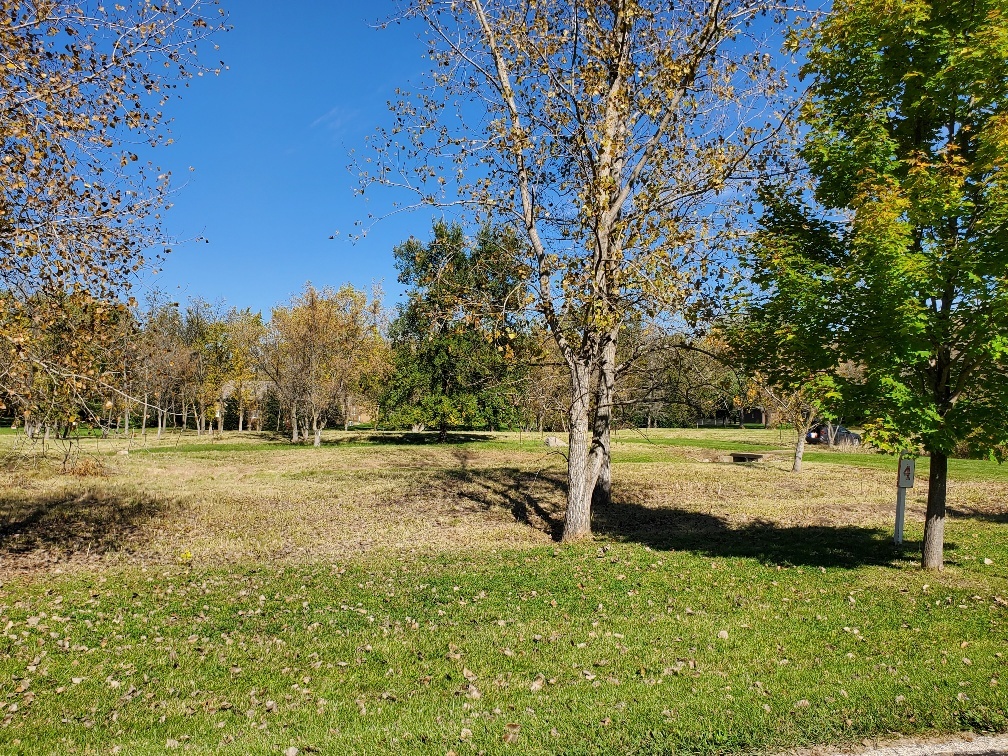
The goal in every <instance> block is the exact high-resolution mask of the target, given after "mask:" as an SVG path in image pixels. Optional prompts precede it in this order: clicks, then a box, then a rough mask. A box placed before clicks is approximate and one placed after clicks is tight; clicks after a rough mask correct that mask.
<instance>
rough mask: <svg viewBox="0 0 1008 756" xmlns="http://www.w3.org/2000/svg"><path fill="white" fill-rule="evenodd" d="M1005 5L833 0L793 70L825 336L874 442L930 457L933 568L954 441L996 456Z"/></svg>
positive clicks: (1007, 260)
mask: <svg viewBox="0 0 1008 756" xmlns="http://www.w3.org/2000/svg"><path fill="white" fill-rule="evenodd" d="M1005 11H1006V9H1005V6H1004V3H1002V2H999V1H997V0H951V1H949V2H936V1H932V0H910V2H899V3H896V2H889V1H888V0H840V2H837V3H835V5H834V9H833V12H832V13H831V15H830V16H829V18H828V19H827V21H826V22H825V23H824V24H823V25H822V26H821V28H820V29H818V30H817V31H815V33H814V34H813V35H812V36H811V38H810V41H811V44H810V47H809V50H808V64H807V66H806V68H805V71H806V73H807V74H808V75H809V76H811V77H812V83H811V88H810V98H809V101H808V106H807V109H806V111H805V120H806V122H807V124H808V127H809V131H808V135H807V139H806V141H805V145H804V148H803V152H804V156H805V158H806V160H807V161H808V165H809V167H810V170H811V174H812V176H813V177H814V178H815V180H816V185H815V195H816V199H817V200H818V202H819V203H820V204H821V205H822V206H823V208H824V209H823V210H822V211H821V213H827V214H832V215H834V216H838V220H839V229H840V232H841V236H842V245H841V250H842V254H843V258H842V259H840V260H838V261H836V262H837V264H836V266H835V267H834V269H833V270H832V271H831V272H830V273H829V275H830V276H833V277H835V280H836V283H837V289H836V290H837V292H838V296H837V303H838V307H839V311H840V312H842V313H844V317H843V322H842V327H840V328H838V329H837V331H836V338H837V340H838V341H839V343H840V345H841V351H842V352H843V353H844V355H845V356H847V357H849V358H852V359H854V360H855V361H856V362H857V363H858V364H859V365H861V366H863V368H864V373H865V378H866V380H867V382H868V384H869V386H870V387H871V389H872V390H871V391H869V392H866V395H867V396H869V397H871V398H872V404H873V405H874V406H873V410H874V413H875V415H876V416H877V417H878V418H879V422H878V425H877V428H876V430H877V431H878V432H876V434H875V438H876V441H877V442H879V443H882V442H883V441H885V440H886V439H888V440H889V442H890V443H892V444H894V445H895V444H899V443H900V442H902V443H903V444H912V445H914V446H915V445H916V444H917V443H921V444H923V446H924V448H925V450H927V451H928V452H929V453H930V455H931V465H930V482H929V488H928V503H927V520H926V523H925V529H924V542H923V555H922V562H923V566H924V567H925V568H930V569H940V568H941V566H942V551H943V540H944V528H945V501H946V488H947V471H948V458H949V455H950V454H951V453H952V451H953V450H954V449H955V448H956V446H957V445H959V444H960V443H967V444H969V445H971V446H972V447H973V448H974V449H976V450H978V451H983V452H986V453H996V452H997V451H998V448H999V446H998V445H999V444H1003V443H1004V442H1005V440H1006V437H1008V426H1006V425H1005V423H1004V420H1003V418H1004V417H1005V414H1006V413H1008V278H1006V271H1008V225H1006V224H1008V173H1006V170H1005V169H1006V167H1008V109H1006V98H1008V17H1006V16H1005ZM808 214H810V215H814V214H815V212H813V211H808ZM1000 448H1001V449H1003V448H1004V447H1003V446H1002V447H1000Z"/></svg>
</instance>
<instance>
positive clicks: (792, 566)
mask: <svg viewBox="0 0 1008 756" xmlns="http://www.w3.org/2000/svg"><path fill="white" fill-rule="evenodd" d="M776 435H777V434H776V431H772V432H769V433H768V432H766V431H760V430H747V431H740V430H737V429H717V430H715V429H700V430H697V431H661V432H652V433H649V434H647V436H646V437H645V436H644V435H643V434H630V433H621V434H619V436H618V437H617V441H616V444H615V446H614V463H615V469H614V478H615V497H614V503H613V505H612V506H611V507H609V508H607V509H606V510H605V511H599V512H596V515H595V522H594V527H595V530H596V533H597V536H596V537H595V539H594V540H592V541H590V542H585V543H581V544H578V545H576V546H561V545H559V544H557V543H556V542H555V541H554V540H553V539H554V537H555V535H556V534H557V532H558V529H559V525H560V522H561V518H562V504H563V490H562V483H563V473H564V465H565V462H564V459H563V457H562V456H561V455H559V454H557V453H555V451H551V450H549V449H547V448H546V447H545V446H544V445H543V444H542V443H541V441H540V439H539V438H538V437H537V436H532V437H529V436H527V435H525V436H522V437H521V438H519V437H518V436H517V435H516V434H515V435H510V434H508V435H500V436H495V437H493V438H489V437H485V436H481V435H476V434H473V435H470V436H464V437H460V438H458V439H456V441H457V443H451V444H445V445H438V444H432V443H421V441H424V440H425V439H422V438H415V437H413V438H403V437H401V436H380V435H377V436H376V435H368V434H361V435H358V434H343V433H335V432H334V433H330V434H327V435H326V437H325V440H326V444H325V445H324V446H323V447H322V448H320V449H313V448H310V447H304V448H291V447H289V446H287V445H285V444H283V443H281V442H278V441H275V440H273V439H271V438H269V437H267V436H259V435H256V434H246V435H243V436H240V435H239V434H230V435H229V436H227V437H226V438H225V440H224V441H223V442H216V443H211V442H209V441H208V440H205V439H196V438H195V437H189V436H187V437H185V438H184V439H174V438H172V439H165V440H164V441H163V442H161V443H155V442H154V441H153V440H149V442H148V444H147V445H146V446H145V445H143V444H138V443H137V442H135V441H134V442H132V443H131V444H130V445H129V446H130V449H131V452H130V454H129V455H121V454H117V453H116V452H118V451H120V450H121V449H123V448H124V447H125V446H127V444H126V442H123V441H104V442H97V441H94V440H92V441H89V442H87V444H86V449H87V450H88V453H89V454H91V455H93V458H94V459H93V460H92V462H95V461H97V462H99V463H100V467H101V468H103V469H104V472H105V473H106V474H105V475H92V476H88V477H83V476H74V475H64V474H61V473H60V471H59V465H58V464H57V463H56V461H55V460H56V455H55V453H54V454H53V455H52V457H51V458H50V459H40V458H39V457H38V456H29V457H27V458H22V459H21V460H20V461H19V462H18V463H17V464H8V466H7V468H6V469H5V471H4V472H3V475H4V476H5V480H4V483H5V485H4V486H3V489H2V490H0V536H2V538H0V626H2V627H3V628H4V630H3V637H0V696H3V697H4V701H3V705H4V709H5V710H4V711H3V712H0V717H2V719H0V752H2V753H4V754H7V753H11V754H16V753H25V754H28V753H31V754H35V753H123V754H163V753H166V752H180V753H215V754H216V753H220V754H246V753H252V754H260V753H261V754H283V753H284V752H285V751H287V749H289V748H290V747H292V746H293V747H296V748H297V749H298V751H299V752H300V753H302V754H304V753H312V752H318V753H387V752H390V751H397V752H402V753H424V754H426V753H431V754H448V753H450V752H454V753H455V754H457V756H462V755H463V754H474V755H475V754H478V753H481V752H485V753H514V754H524V753H572V754H580V753H584V754H588V753H600V754H602V753H654V754H665V753H759V752H773V751H774V750H779V749H782V748H786V747H790V746H800V745H813V744H820V743H848V742H852V743H856V742H860V741H862V740H863V739H864V738H879V737H887V736H891V735H892V734H894V733H906V734H910V733H913V734H918V733H936V732H952V731H959V730H974V731H1005V730H1008V717H1006V711H1008V694H1006V686H1008V677H1006V673H1008V669H1006V667H1008V538H1006V536H1008V505H1006V503H1005V502H1006V501H1008V476H1006V475H1004V473H1003V470H1002V468H998V467H997V466H996V465H992V464H990V463H982V462H968V463H967V462H958V461H953V462H952V463H951V469H950V473H951V475H950V477H951V478H952V480H951V482H950V485H949V496H950V509H951V517H950V520H949V522H948V524H947V527H946V539H947V551H946V556H947V562H948V567H947V569H946V570H945V571H944V572H943V573H940V574H928V573H923V572H921V571H920V570H919V569H918V568H917V566H916V565H917V559H918V554H917V550H918V549H919V542H920V538H921V526H922V521H923V508H924V501H925V496H926V475H924V476H923V477H922V470H924V471H926V466H925V465H922V464H921V462H922V461H923V460H922V461H919V462H918V467H917V470H918V481H917V487H916V488H914V489H912V490H911V492H910V496H909V501H908V513H907V538H908V542H907V544H905V546H904V547H902V548H897V547H895V546H893V545H892V543H891V530H892V524H891V518H892V509H893V500H894V498H895V496H894V486H893V478H894V476H895V463H894V461H893V460H892V459H891V458H884V457H880V456H875V455H871V454H866V453H863V452H856V453H852V454H843V453H838V452H829V451H822V452H810V454H809V456H808V457H807V459H808V460H809V463H808V466H807V471H806V472H805V473H803V474H802V475H793V474H791V473H789V472H787V463H786V462H785V461H783V459H784V458H783V457H782V461H781V462H780V463H771V464H766V465H756V466H738V465H729V464H720V463H718V462H716V461H710V460H716V459H717V458H718V452H720V451H727V450H733V449H734V448H736V447H734V446H732V445H736V444H737V445H739V446H743V447H744V446H752V447H754V448H759V449H784V448H786V443H785V444H783V445H782V444H780V443H779V442H778V443H775V441H777V439H776ZM149 439H150V437H149ZM0 443H9V441H6V440H0ZM90 467H91V468H92V472H98V471H99V465H98V464H93V463H92V464H91V465H90ZM117 748H118V749H119V750H116V749H117Z"/></svg>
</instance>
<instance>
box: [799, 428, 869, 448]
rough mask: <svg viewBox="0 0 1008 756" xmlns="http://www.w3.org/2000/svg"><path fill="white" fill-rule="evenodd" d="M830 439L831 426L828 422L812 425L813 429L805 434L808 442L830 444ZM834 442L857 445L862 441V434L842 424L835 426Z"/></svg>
mask: <svg viewBox="0 0 1008 756" xmlns="http://www.w3.org/2000/svg"><path fill="white" fill-rule="evenodd" d="M829 441H830V427H829V425H827V424H826V423H821V424H819V425H815V426H813V427H812V430H810V431H809V432H808V435H807V436H805V443H807V444H828V443H829ZM833 443H834V444H838V445H839V444H850V445H851V446H857V445H859V444H860V443H861V436H859V435H858V434H857V433H855V432H854V431H852V430H847V429H846V428H844V427H843V426H842V425H834V426H833Z"/></svg>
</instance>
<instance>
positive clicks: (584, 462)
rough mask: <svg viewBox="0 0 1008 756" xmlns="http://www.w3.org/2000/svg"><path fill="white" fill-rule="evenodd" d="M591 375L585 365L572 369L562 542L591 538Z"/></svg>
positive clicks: (579, 364)
mask: <svg viewBox="0 0 1008 756" xmlns="http://www.w3.org/2000/svg"><path fill="white" fill-rule="evenodd" d="M591 377H592V371H591V370H590V369H589V368H588V367H587V366H586V365H584V364H582V363H580V362H575V363H574V364H572V365H571V370H570V378H571V406H570V410H569V412H568V419H569V421H570V425H569V427H570V430H569V432H568V447H567V481H568V482H567V514H566V517H565V519H564V530H563V540H564V541H576V540H578V539H580V538H585V537H587V536H590V535H591V492H592V489H591V488H590V487H589V482H588V456H589V455H588V445H589V422H588V406H589V396H590V394H591V384H590V381H591Z"/></svg>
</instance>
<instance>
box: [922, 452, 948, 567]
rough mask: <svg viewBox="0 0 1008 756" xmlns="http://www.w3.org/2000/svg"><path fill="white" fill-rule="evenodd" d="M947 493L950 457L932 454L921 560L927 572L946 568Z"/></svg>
mask: <svg viewBox="0 0 1008 756" xmlns="http://www.w3.org/2000/svg"><path fill="white" fill-rule="evenodd" d="M947 492H948V455H947V454H939V453H937V452H932V453H931V472H930V473H929V475H928V498H927V516H926V519H925V520H924V545H923V547H922V559H921V566H922V567H923V568H924V569H925V570H940V569H942V567H943V566H944V557H943V552H944V548H945V496H946V494H947Z"/></svg>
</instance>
